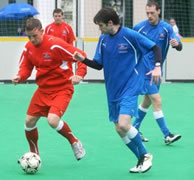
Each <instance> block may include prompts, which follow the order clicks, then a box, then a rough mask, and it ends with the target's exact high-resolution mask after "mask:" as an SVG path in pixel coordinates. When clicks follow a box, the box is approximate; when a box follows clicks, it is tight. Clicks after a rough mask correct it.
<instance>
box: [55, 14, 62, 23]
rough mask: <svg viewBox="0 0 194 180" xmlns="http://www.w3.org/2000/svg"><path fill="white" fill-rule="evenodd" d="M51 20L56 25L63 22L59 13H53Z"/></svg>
mask: <svg viewBox="0 0 194 180" xmlns="http://www.w3.org/2000/svg"><path fill="white" fill-rule="evenodd" d="M53 18H54V21H55V23H56V24H61V23H62V21H63V15H62V14H61V13H54V14H53Z"/></svg>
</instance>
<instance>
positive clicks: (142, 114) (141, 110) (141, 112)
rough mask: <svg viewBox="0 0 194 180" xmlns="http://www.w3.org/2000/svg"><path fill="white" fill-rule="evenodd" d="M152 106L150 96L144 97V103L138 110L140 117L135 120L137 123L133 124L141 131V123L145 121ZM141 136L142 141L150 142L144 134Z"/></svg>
mask: <svg viewBox="0 0 194 180" xmlns="http://www.w3.org/2000/svg"><path fill="white" fill-rule="evenodd" d="M150 105H151V101H150V98H149V96H147V95H144V96H143V101H142V103H141V104H140V105H139V108H138V111H137V113H138V115H137V117H136V119H135V121H134V122H133V126H134V127H135V128H136V129H137V130H138V131H139V128H140V126H141V123H142V121H143V119H144V117H145V116H146V114H147V112H148V110H149V106H150ZM140 136H141V139H142V141H143V142H148V141H149V140H148V139H147V138H145V137H144V136H143V134H142V133H141V132H140Z"/></svg>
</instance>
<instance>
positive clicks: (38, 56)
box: [18, 35, 86, 91]
mask: <svg viewBox="0 0 194 180" xmlns="http://www.w3.org/2000/svg"><path fill="white" fill-rule="evenodd" d="M75 51H79V52H80V53H82V54H83V55H84V56H86V54H85V53H84V52H83V51H81V50H80V49H78V48H76V47H74V46H72V45H70V44H68V43H66V42H65V41H63V40H61V39H60V38H56V37H53V36H49V35H44V36H43V40H42V42H41V44H40V45H38V46H34V45H33V44H32V43H31V42H30V41H29V42H28V43H27V44H26V46H25V49H24V51H23V53H22V55H21V58H20V68H19V72H18V75H19V76H20V77H21V80H20V82H22V81H25V80H26V79H27V78H28V77H30V75H31V73H32V70H33V68H34V67H35V68H36V70H37V73H36V83H37V84H38V86H39V88H40V90H42V91H57V90H61V89H63V88H72V89H73V85H72V82H71V80H69V78H70V77H71V76H72V75H73V72H72V70H71V69H70V68H69V67H68V66H67V62H75V61H74V60H73V57H72V56H73V54H74V52H75Z"/></svg>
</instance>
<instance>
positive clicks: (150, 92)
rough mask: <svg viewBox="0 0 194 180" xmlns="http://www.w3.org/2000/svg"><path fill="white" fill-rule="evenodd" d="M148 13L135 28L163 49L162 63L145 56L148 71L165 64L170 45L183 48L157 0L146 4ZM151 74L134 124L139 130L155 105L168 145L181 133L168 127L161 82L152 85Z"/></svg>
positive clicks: (147, 78)
mask: <svg viewBox="0 0 194 180" xmlns="http://www.w3.org/2000/svg"><path fill="white" fill-rule="evenodd" d="M146 14H147V17H148V19H147V20H145V21H143V22H140V23H139V24H137V25H136V26H135V27H134V30H136V31H137V32H139V33H141V34H142V35H144V36H145V37H147V38H149V39H150V40H152V41H154V42H155V43H156V44H157V45H158V46H159V47H160V48H161V50H162V63H161V64H160V63H157V64H155V62H154V60H152V64H151V65H150V59H153V54H152V53H148V55H147V56H145V62H146V61H148V63H147V68H148V71H150V69H153V68H154V67H155V65H156V66H157V65H159V66H161V68H162V66H163V63H164V61H165V59H166V56H167V53H168V49H169V46H170V45H171V46H172V47H173V48H175V49H176V50H177V51H181V50H182V43H181V41H180V39H179V37H177V36H176V35H175V33H174V32H173V29H172V27H171V25H170V24H168V23H166V22H164V21H161V20H160V19H159V14H160V6H159V4H158V3H157V2H155V1H149V2H148V3H147V4H146ZM150 78H151V77H150V76H146V80H145V87H144V90H145V91H144V94H145V95H144V97H143V102H142V103H141V105H140V106H139V108H138V118H136V119H135V121H134V123H133V125H134V126H135V127H136V129H138V130H139V128H140V125H141V123H142V121H143V119H144V117H145V115H146V113H147V111H148V108H149V106H150V105H151V104H152V105H153V115H154V118H155V119H156V122H157V124H158V125H159V127H160V130H161V131H162V133H163V135H164V142H165V144H166V145H169V144H171V143H173V142H175V141H177V140H179V139H180V138H181V135H179V134H172V133H171V132H170V131H169V128H168V127H167V124H166V122H165V119H164V115H163V112H162V109H161V104H162V102H161V96H160V94H159V88H160V84H159V85H157V84H155V83H154V82H153V83H152V85H150V83H149V81H150ZM142 140H143V141H148V139H147V138H144V137H143V136H142Z"/></svg>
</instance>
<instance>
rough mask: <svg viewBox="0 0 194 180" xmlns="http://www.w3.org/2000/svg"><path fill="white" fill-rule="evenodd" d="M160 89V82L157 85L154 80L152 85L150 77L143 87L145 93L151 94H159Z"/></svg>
mask: <svg viewBox="0 0 194 180" xmlns="http://www.w3.org/2000/svg"><path fill="white" fill-rule="evenodd" d="M159 89H160V83H159V85H156V83H155V82H152V85H150V79H146V80H145V82H144V87H143V92H142V94H143V95H151V94H157V93H159Z"/></svg>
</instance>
